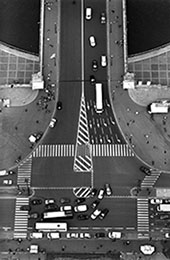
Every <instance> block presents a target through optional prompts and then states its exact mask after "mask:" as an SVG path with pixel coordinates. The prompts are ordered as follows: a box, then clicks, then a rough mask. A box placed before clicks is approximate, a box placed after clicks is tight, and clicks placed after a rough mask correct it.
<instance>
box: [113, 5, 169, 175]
mask: <svg viewBox="0 0 170 260" xmlns="http://www.w3.org/2000/svg"><path fill="white" fill-rule="evenodd" d="M109 4H110V8H109V10H110V14H109V16H110V20H111V21H112V27H113V29H112V30H113V31H114V32H116V33H111V32H110V55H112V63H111V66H110V68H111V95H112V100H113V109H114V112H115V115H116V119H117V123H118V125H119V127H120V129H121V132H122V134H123V135H124V138H125V139H126V141H127V143H129V145H130V146H131V147H132V149H133V150H134V152H135V154H136V155H137V156H138V157H139V158H140V159H141V161H143V162H144V163H147V164H148V165H149V166H150V167H152V168H157V169H159V170H162V171H168V172H169V168H170V160H169V157H170V149H169V148H170V145H169V141H170V136H169V130H170V127H169V125H170V124H169V123H170V118H169V116H168V115H166V118H165V115H164V116H162V115H154V116H153V117H151V116H150V115H149V114H148V113H147V109H146V101H145V102H144V97H145V96H149V95H150V94H149V93H146V91H145V89H143V90H142V89H140V94H139V90H134V91H133V90H129V91H127V90H123V86H122V79H123V78H122V76H123V60H122V57H123V55H122V48H123V46H121V44H117V41H120V40H122V38H123V32H122V25H121V24H120V21H122V19H121V10H120V4H119V5H118V4H117V2H114V1H109ZM115 17H120V18H117V19H116V18H115ZM120 25H121V27H120ZM120 57H121V60H120ZM113 64H114V66H113ZM167 91H168V93H169V90H167ZM160 93H161V92H160V91H159V93H158V90H157V93H155V91H154V92H153V94H152V97H148V100H149V99H152V100H153V98H154V95H156V96H160V95H161V94H160ZM142 96H143V99H142ZM139 104H140V105H139Z"/></svg>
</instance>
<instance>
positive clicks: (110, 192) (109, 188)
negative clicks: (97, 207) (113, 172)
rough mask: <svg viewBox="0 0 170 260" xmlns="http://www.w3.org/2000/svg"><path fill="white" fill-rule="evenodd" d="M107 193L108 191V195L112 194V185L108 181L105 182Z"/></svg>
mask: <svg viewBox="0 0 170 260" xmlns="http://www.w3.org/2000/svg"><path fill="white" fill-rule="evenodd" d="M105 193H106V195H107V196H111V195H112V189H111V187H110V184H108V183H106V184H105Z"/></svg>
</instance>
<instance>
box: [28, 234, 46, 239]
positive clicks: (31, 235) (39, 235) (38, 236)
mask: <svg viewBox="0 0 170 260" xmlns="http://www.w3.org/2000/svg"><path fill="white" fill-rule="evenodd" d="M30 238H36V239H39V238H43V233H42V232H33V233H30Z"/></svg>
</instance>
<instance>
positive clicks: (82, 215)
mask: <svg viewBox="0 0 170 260" xmlns="http://www.w3.org/2000/svg"><path fill="white" fill-rule="evenodd" d="M77 219H78V220H87V219H89V215H87V214H80V215H78V216H77Z"/></svg>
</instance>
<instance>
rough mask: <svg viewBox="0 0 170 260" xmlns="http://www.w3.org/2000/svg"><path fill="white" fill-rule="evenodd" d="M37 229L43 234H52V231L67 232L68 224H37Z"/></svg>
mask: <svg viewBox="0 0 170 260" xmlns="http://www.w3.org/2000/svg"><path fill="white" fill-rule="evenodd" d="M35 229H36V230H38V231H43V232H51V231H53V232H54V231H59V232H66V231H67V223H59V222H53V223H52V222H36V223H35Z"/></svg>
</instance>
